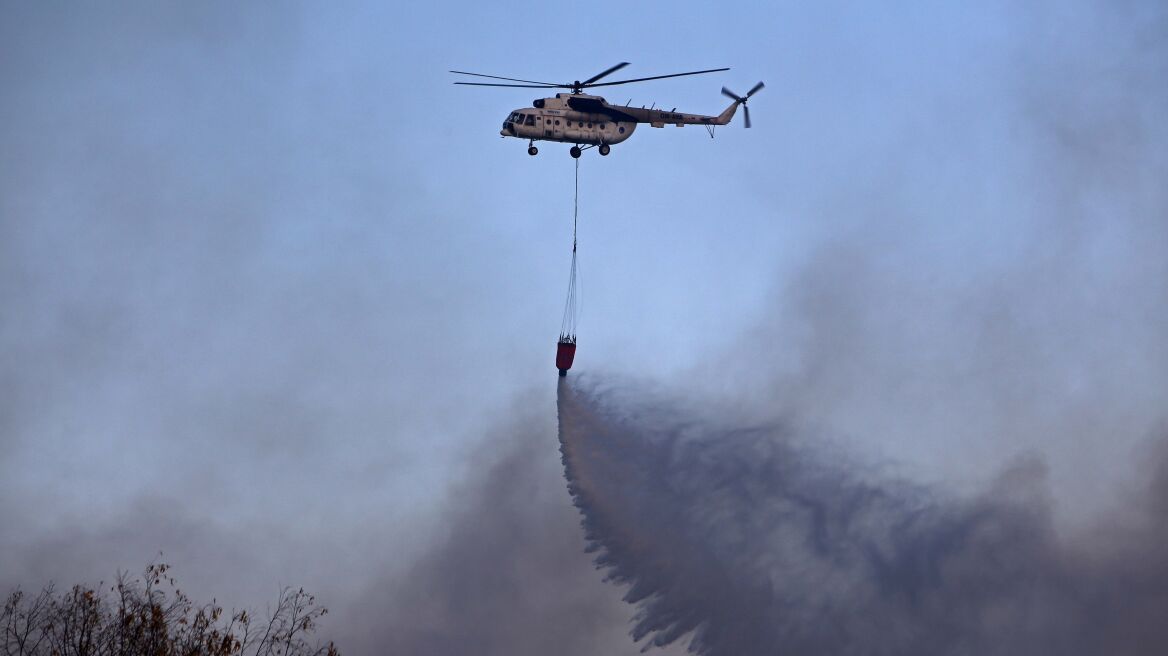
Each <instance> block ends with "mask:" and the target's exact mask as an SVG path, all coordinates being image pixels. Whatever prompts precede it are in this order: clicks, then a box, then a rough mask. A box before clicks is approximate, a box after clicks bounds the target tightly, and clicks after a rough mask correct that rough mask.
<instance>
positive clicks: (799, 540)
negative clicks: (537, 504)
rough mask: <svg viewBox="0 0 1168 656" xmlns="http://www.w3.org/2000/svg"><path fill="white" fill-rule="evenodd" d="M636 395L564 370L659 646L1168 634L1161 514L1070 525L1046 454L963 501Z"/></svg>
mask: <svg viewBox="0 0 1168 656" xmlns="http://www.w3.org/2000/svg"><path fill="white" fill-rule="evenodd" d="M637 399H638V396H637V395H635V394H633V393H630V392H629V391H627V390H626V391H624V392H623V393H619V392H618V391H617V390H609V391H599V390H597V389H596V388H592V387H587V386H581V384H580V383H579V381H577V382H575V383H570V382H568V381H566V380H563V379H562V380H561V381H560V386H559V400H558V407H559V419H560V444H561V450H562V456H563V464H564V470H565V473H566V476H567V479H568V485H569V490H570V492H571V494H572V497H573V499H574V502H575V504H576V506H577V508H578V509H579V511H580V513H581V515H582V524H583V526H584V529H585V537H586V539H587V541H588V544H589V549H591V550H593V551H594V552H595V553H596V559H595V563H596V565H597V567H598V568H601V569H603V570H604V571H606V572H607V575H608V578H609V579H610V580H612V581H613V582H616V583H619V584H623V585H625V586H627V592H626V595H625V600H626V601H628V602H629V603H632V604H635V605H636V606H637V614H636V616H635V618H634V620H633V629H632V637H633V638H634V639H635V640H638V641H641V640H643V641H644V643H643V644H644V647H645V648H646V649H647V648H649V647H651V646H661V645H667V644H670V643H673V642H677V641H688V646H689V648H690V650H691V651H693V652H695V653H698V654H707V655H711V656H723V655H726V656H729V655H734V656H749V655H751V654H900V655H910V656H911V655H915V654H921V655H925V654H930V655H937V654H970V653H977V654H1021V653H1060V654H1083V655H1086V654H1100V653H1112V654H1114V653H1122V654H1153V653H1162V652H1161V651H1159V650H1161V649H1163V647H1164V645H1166V644H1168V626H1166V625H1165V623H1164V622H1163V621H1162V620H1163V618H1164V617H1168V555H1165V553H1164V552H1163V549H1160V548H1155V547H1152V546H1150V545H1156V544H1159V545H1162V544H1163V539H1164V538H1165V537H1168V530H1166V529H1165V526H1166V524H1165V522H1164V521H1163V519H1164V518H1163V517H1153V518H1151V519H1152V520H1154V521H1150V522H1143V523H1140V524H1138V526H1133V527H1132V528H1131V529H1130V531H1129V532H1127V533H1125V537H1124V540H1123V544H1122V545H1120V547H1119V548H1118V549H1116V548H1112V549H1111V550H1109V551H1107V552H1106V553H1101V552H1099V551H1098V550H1097V549H1091V548H1089V544H1088V543H1087V541H1083V540H1080V541H1079V542H1075V541H1072V540H1070V539H1069V538H1067V537H1060V536H1059V535H1058V534H1057V533H1056V531H1055V530H1054V528H1053V523H1052V519H1051V511H1050V508H1049V500H1048V498H1047V497H1046V495H1045V494H1044V492H1043V491H1044V490H1045V481H1044V475H1045V468H1044V466H1043V465H1042V464H1041V463H1040V462H1038V461H1036V460H1029V461H1024V462H1021V463H1019V464H1017V465H1016V466H1014V467H1012V468H1010V469H1009V470H1007V471H1006V472H1005V473H1004V474H1002V476H1001V477H1000V478H999V479H998V481H997V482H996V484H995V485H994V487H993V489H992V490H990V491H989V492H987V493H985V494H983V495H980V496H978V497H976V498H971V499H961V498H957V497H954V496H949V495H946V494H944V493H943V492H941V491H939V490H935V489H930V488H927V487H924V486H920V485H914V484H911V483H909V482H905V481H897V480H891V479H889V478H888V477H885V476H881V475H880V474H878V473H877V472H876V471H875V470H874V468H872V467H867V466H864V465H862V464H856V463H849V462H848V461H847V460H846V459H844V458H842V457H840V455H839V454H835V453H832V452H831V451H830V450H829V449H828V448H827V447H825V446H822V442H821V441H812V440H807V439H804V438H803V437H801V436H799V435H797V434H796V431H794V430H793V429H792V428H790V427H787V426H783V425H781V424H773V425H761V426H747V427H735V426H733V425H732V424H728V422H726V421H721V420H719V419H718V418H717V417H716V413H714V412H712V411H711V412H708V413H707V414H706V415H703V414H702V413H701V410H700V408H695V407H694V406H693V404H687V405H683V404H681V403H677V402H674V403H670V402H660V401H657V402H644V401H638V400H637ZM1161 453H1162V454H1163V451H1161ZM1157 484H1158V485H1160V486H1161V487H1160V489H1163V485H1164V483H1163V482H1162V481H1160V482H1158V483H1157ZM1151 489H1152V490H1153V491H1154V490H1155V489H1156V487H1155V486H1153V487H1152V488H1151ZM1153 493H1154V492H1153ZM1152 508H1158V510H1155V511H1153V512H1159V513H1160V514H1163V513H1164V510H1165V509H1164V508H1163V504H1160V505H1159V506H1156V505H1154V504H1153V505H1152ZM1104 600H1105V602H1104ZM1101 602H1103V603H1101Z"/></svg>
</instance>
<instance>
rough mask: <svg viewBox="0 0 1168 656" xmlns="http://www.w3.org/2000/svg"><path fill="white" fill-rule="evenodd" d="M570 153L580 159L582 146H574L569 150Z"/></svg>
mask: <svg viewBox="0 0 1168 656" xmlns="http://www.w3.org/2000/svg"><path fill="white" fill-rule="evenodd" d="M568 154H569V155H571V156H572V157H574V158H577V159H579V157H580V147H579V146H572V149H571V150H569V151H568Z"/></svg>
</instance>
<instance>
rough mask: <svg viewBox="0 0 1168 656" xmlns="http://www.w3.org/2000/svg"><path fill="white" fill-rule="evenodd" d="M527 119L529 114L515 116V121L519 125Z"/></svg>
mask: <svg viewBox="0 0 1168 656" xmlns="http://www.w3.org/2000/svg"><path fill="white" fill-rule="evenodd" d="M525 118H527V114H516V115H515V120H516V121H517V122H519V123H522V122H523V119H525Z"/></svg>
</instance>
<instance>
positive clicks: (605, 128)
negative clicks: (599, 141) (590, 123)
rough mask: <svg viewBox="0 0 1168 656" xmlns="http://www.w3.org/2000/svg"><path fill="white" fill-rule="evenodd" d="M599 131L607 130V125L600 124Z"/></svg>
mask: <svg viewBox="0 0 1168 656" xmlns="http://www.w3.org/2000/svg"><path fill="white" fill-rule="evenodd" d="M600 129H601V130H607V129H608V124H607V123H601V124H600Z"/></svg>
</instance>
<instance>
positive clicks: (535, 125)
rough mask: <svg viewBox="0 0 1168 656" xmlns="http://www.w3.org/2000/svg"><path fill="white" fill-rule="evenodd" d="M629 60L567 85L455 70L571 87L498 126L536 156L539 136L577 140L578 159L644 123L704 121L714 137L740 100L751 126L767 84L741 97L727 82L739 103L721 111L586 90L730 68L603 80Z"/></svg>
mask: <svg viewBox="0 0 1168 656" xmlns="http://www.w3.org/2000/svg"><path fill="white" fill-rule="evenodd" d="M628 65H629V63H628V62H621V63H619V64H617V65H616V66H613V67H611V68H609V69H608V70H605V71H604V72H602V73H598V74H596V75H593V76H592V77H590V78H588V79H587V80H584V81H583V82H581V81H579V80H575V81H573V82H570V83H565V84H556V83H554V82H536V81H534V80H519V79H516V78H510V77H500V76H498V75H484V74H482V73H468V72H466V71H450V72H451V73H454V74H456V75H472V76H475V77H483V78H491V79H494V80H507V81H508V82H521V83H522V84H500V83H497V82H455V84H463V85H467V86H477V87H518V88H528V89H569V90H570V93H557V94H556V95H555V96H554V97H552V98H537V99H536V100H535V101H533V102H532V106H531V107H525V108H522V109H516V110H515V111H513V112H511V113H510V114H509V115H508V116H507V120H505V121H503V129H502V130H500V131H499V134H500V135H501V136H503V137H514V138H517V139H526V140H527V154H528V155H533V156H534V155H536V154H538V153H539V149H538V148H536V146H535V142H536V141H558V142H561V143H570V144H573V145H572V148H571V149H570V150H569V151H568V152H569V154H570V155H571V156H572V157H574V158H579V157H580V154H581V153H582V152H583V151H585V150H588V149H589V148H596V149H597V152H599V153H600V154H601V155H608V154H609V153H610V152H611V151H612V146H613V144H618V143H621V142H623V141H624V140H626V139H628V138H629V137H631V136H633V131H634V130H635V129H636V128H637V125H638V124H639V123H648V124H649V125H650V126H652V127H655V128H663V127H665V125H666V124H671V125H676V126H677V127H679V128H680V127H684V126H686V125H704V126H706V130H707V131H709V133H710V136H711V137H713V136H714V127H715V126H718V125H726V124H727V123H729V122H730V119H732V118H733V117H734V113H735V112H736V111H737V110H738V106H739V105H742V113H743V118H744V119H745V120H744V125H745V127H748V128H749V127H750V109H749V108H747V107H746V101H747V100H749V99H750V97H751V96H753V95H754V94H756V93H758V91H759V90H760V89H762V88H763V86H765V85H764V84H763V83H762V82H759V83H758V84H756V85H754V87H753V88H752V89H751V90H750V91H748V92H747V93H746V95H745V96H739V95H738V94H736V93H734V92H733V91H730V90H729V89H727V88H726V87H722V94H723V95H725V96H727V97H729V98H730V99H732V100H733V101H734V102H732V103H731V104H730V106H729V107H727V108H726V109H725V110H723V111H722V113H721V114H718V115H717V116H704V115H701V114H685V113H679V112H678V111H677V108H676V107H674V108H673V109H671V110H669V111H665V110H663V109H657V108H656V106H655V104H654V106H653V107H650V108H648V109H646V108H645V107H644V106H642V107H630V106H629V105H628V104H627V103H626V104H625V105H612V104H609V103H608V101H606V100H605V99H604V98H602V97H600V96H593V95H589V94H586V93H584V90H585V89H591V88H593V87H607V86H615V85H617V84H629V83H631V82H646V81H649V80H662V79H665V78H669V77H682V76H685V75H703V74H706V73H718V72H721V71H728V70H730V69H729V68H711V69H708V70H704V71H690V72H688V73H672V74H670V75H654V76H652V77H639V78H634V79H630V80H617V81H615V82H600V80H601V79H603V78H605V77H607V76H608V75H611V74H612V73H615V72H616V71H619V70H620V69H622V68H624V67H625V66H628Z"/></svg>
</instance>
